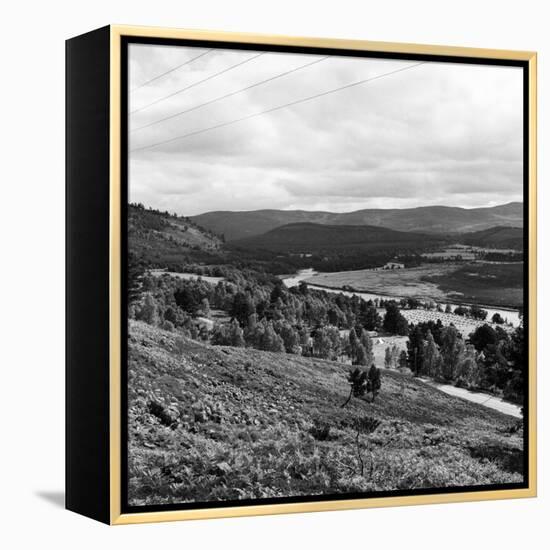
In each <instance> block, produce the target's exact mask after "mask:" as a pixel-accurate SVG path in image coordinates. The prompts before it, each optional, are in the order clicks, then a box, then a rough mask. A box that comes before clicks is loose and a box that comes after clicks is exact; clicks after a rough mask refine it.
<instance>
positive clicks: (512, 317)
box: [283, 268, 520, 327]
mask: <svg viewBox="0 0 550 550" xmlns="http://www.w3.org/2000/svg"><path fill="white" fill-rule="evenodd" d="M318 273H319V272H318V271H315V270H314V269H311V268H310V269H301V270H300V271H298V272H297V273H295V274H294V275H291V276H289V277H285V278H283V282H284V283H285V285H286V286H287V287H288V288H292V287H293V286H297V285H298V284H300V282H301V281H306V282H307V280H308V279H309V278H311V277H313V276H314V275H317V274H318ZM308 287H309V288H313V289H316V290H324V291H326V292H335V293H338V294H343V295H344V296H359V297H360V298H362V299H363V300H366V301H368V300H375V299H376V298H382V299H383V300H400V299H401V298H402V297H401V296H391V295H389V294H387V295H386V294H373V293H372V292H351V291H348V290H341V289H338V288H326V287H322V286H318V285H313V284H310V283H308ZM436 303H437V302H436ZM447 303H448V302H441V303H440V305H441V306H443V307H445V306H446V305H447ZM449 305H450V306H451V307H452V308H453V309H454V308H455V307H457V306H458V305H459V304H453V303H449ZM481 309H484V310H485V311H486V312H487V319H489V320H490V319H491V317H492V316H493V315H494V314H495V313H499V314H500V316H501V317H502V318H503V319H505V320H507V321H508V322H509V323H511V324H512V325H513V326H514V327H517V326H519V324H520V318H519V311H518V310H517V309H498V308H494V307H485V306H482V307H481Z"/></svg>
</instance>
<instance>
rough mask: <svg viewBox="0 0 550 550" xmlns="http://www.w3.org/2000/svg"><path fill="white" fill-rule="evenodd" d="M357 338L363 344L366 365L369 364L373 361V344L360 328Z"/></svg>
mask: <svg viewBox="0 0 550 550" xmlns="http://www.w3.org/2000/svg"><path fill="white" fill-rule="evenodd" d="M359 340H360V341H361V344H363V347H364V348H365V358H366V361H367V363H366V364H367V365H370V364H371V363H373V362H374V353H373V344H372V338H371V337H370V336H369V335H368V334H367V333H366V331H364V330H361V333H360V334H359Z"/></svg>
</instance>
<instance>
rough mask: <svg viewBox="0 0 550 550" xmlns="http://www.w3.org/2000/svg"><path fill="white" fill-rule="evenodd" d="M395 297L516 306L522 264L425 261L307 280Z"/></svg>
mask: <svg viewBox="0 0 550 550" xmlns="http://www.w3.org/2000/svg"><path fill="white" fill-rule="evenodd" d="M306 282H308V283H310V284H314V285H320V286H326V287H330V288H344V287H351V288H353V289H354V290H356V291H359V292H361V291H364V292H372V293H375V294H381V295H385V296H395V297H396V298H401V297H404V298H407V297H414V298H418V299H421V300H428V301H429V300H434V301H438V302H443V303H445V302H452V303H474V304H479V305H492V306H502V307H510V308H516V307H521V305H522V303H523V263H498V264H485V263H478V262H475V263H467V264H464V263H458V262H445V263H435V264H432V263H430V264H424V265H421V266H418V267H410V268H405V269H389V270H384V269H380V270H371V269H363V270H356V271H341V272H335V273H318V274H316V275H314V276H313V277H311V278H309V279H307V280H306Z"/></svg>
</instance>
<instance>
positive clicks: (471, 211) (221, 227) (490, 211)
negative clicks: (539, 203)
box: [192, 202, 523, 241]
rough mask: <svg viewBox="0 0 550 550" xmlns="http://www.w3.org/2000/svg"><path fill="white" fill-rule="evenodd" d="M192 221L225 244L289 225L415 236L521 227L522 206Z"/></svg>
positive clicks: (276, 213)
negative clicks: (371, 228)
mask: <svg viewBox="0 0 550 550" xmlns="http://www.w3.org/2000/svg"><path fill="white" fill-rule="evenodd" d="M192 219H193V221H194V222H196V223H198V224H199V225H201V226H203V227H206V228H208V229H210V230H212V231H214V232H215V233H217V234H220V235H222V234H223V235H225V238H226V240H228V241H230V240H237V239H243V238H246V237H252V236H255V235H260V234H262V233H266V232H267V231H270V230H271V229H275V228H276V227H280V226H282V225H288V224H291V223H316V224H324V225H372V226H378V227H386V228H389V229H394V230H397V231H412V232H416V233H466V232H473V231H481V230H485V229H489V228H491V227H494V226H508V227H523V204H522V203H520V202H512V203H509V204H503V205H500V206H494V207H489V208H459V207H450V206H423V207H418V208H403V209H397V208H393V209H366V210H357V211H355V212H345V213H334V212H310V211H306V210H254V211H249V212H229V211H216V212H206V213H204V214H199V215H197V216H192Z"/></svg>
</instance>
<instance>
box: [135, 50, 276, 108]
mask: <svg viewBox="0 0 550 550" xmlns="http://www.w3.org/2000/svg"><path fill="white" fill-rule="evenodd" d="M265 53H266V52H262V53H259V54H256V55H253V56H252V57H249V58H247V59H245V60H244V61H239V63H235V64H234V65H231V67H227V68H226V69H223V70H221V71H218V72H217V73H214V74H213V75H210V76H208V77H206V78H203V79H202V80H199V81H197V82H193V84H189V86H186V87H185V88H181V89H180V90H176V91H175V92H172V93H171V94H168V95H166V96H164V97H161V98H159V99H156V100H155V101H152V102H151V103H148V104H147V105H144V106H143V107H139V108H138V109H134V110H133V111H131V112H130V114H131V115H133V114H134V113H137V112H139V111H143V110H144V109H148V108H149V107H151V106H153V105H156V104H157V103H160V102H161V101H164V100H166V99H169V98H171V97H174V96H176V95H178V94H182V93H183V92H185V91H187V90H190V89H191V88H194V87H195V86H198V85H199V84H202V83H203V82H207V81H208V80H212V79H213V78H216V77H217V76H220V75H222V74H224V73H227V72H229V71H232V70H233V69H236V68H237V67H240V66H241V65H244V64H245V63H249V62H250V61H253V60H254V59H257V58H258V57H260V56H262V55H264V54H265Z"/></svg>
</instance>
